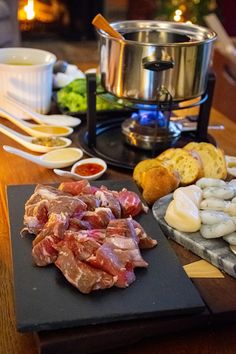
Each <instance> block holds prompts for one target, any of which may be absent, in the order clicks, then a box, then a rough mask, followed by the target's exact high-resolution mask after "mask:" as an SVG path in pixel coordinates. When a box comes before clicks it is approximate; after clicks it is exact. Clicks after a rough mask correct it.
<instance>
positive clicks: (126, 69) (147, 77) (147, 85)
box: [97, 21, 216, 103]
mask: <svg viewBox="0 0 236 354" xmlns="http://www.w3.org/2000/svg"><path fill="white" fill-rule="evenodd" d="M111 25H112V27H113V28H115V29H116V30H117V31H118V32H120V33H121V34H122V35H123V37H124V40H122V39H116V38H114V37H111V36H109V35H108V34H107V33H105V32H104V31H102V30H97V32H98V34H99V39H100V41H99V43H100V73H101V79H102V84H103V86H104V88H105V89H106V91H108V92H109V93H112V94H113V95H115V96H117V97H118V98H125V99H130V100H138V101H144V102H148V103H156V102H157V101H163V100H165V97H164V96H163V95H162V93H163V91H164V92H168V93H169V94H170V95H171V96H172V99H173V100H174V101H182V100H187V99H191V98H194V97H198V96H200V95H202V94H203V93H204V92H205V89H206V80H207V72H208V69H209V64H210V60H211V53H212V46H213V42H214V40H215V39H216V33H215V32H213V31H211V30H209V29H207V28H204V27H200V26H196V25H190V24H186V23H175V22H165V21H122V22H115V23H112V24H111Z"/></svg>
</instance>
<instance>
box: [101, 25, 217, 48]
mask: <svg viewBox="0 0 236 354" xmlns="http://www.w3.org/2000/svg"><path fill="white" fill-rule="evenodd" d="M111 26H112V27H113V28H114V29H116V30H117V31H118V32H120V33H121V34H122V35H123V37H124V39H125V43H126V44H133V45H134V44H136V45H139V44H141V45H156V46H163V45H165V46H176V45H177V46H178V45H180V46H183V45H193V44H197V43H206V42H211V41H214V40H215V39H216V37H217V35H216V33H215V32H214V31H212V30H209V29H208V28H205V27H202V26H198V25H193V24H188V23H177V22H168V21H142V20H137V21H120V22H114V23H111ZM97 31H98V33H99V34H100V35H101V36H102V37H110V36H109V35H108V34H107V33H105V32H104V31H102V30H97ZM110 38H112V39H113V40H116V41H120V39H116V38H113V37H110Z"/></svg>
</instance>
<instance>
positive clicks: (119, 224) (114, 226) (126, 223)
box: [106, 218, 139, 244]
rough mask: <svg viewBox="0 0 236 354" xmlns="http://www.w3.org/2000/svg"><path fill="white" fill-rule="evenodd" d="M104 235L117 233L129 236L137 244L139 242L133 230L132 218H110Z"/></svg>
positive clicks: (109, 235)
mask: <svg viewBox="0 0 236 354" xmlns="http://www.w3.org/2000/svg"><path fill="white" fill-rule="evenodd" d="M106 235H107V236H108V237H111V236H117V235H119V236H123V237H130V238H132V239H133V240H135V242H136V243H137V244H138V243H139V237H138V236H137V233H136V231H135V227H134V224H133V222H132V218H128V219H115V220H111V221H110V222H109V224H108V226H107V229H106Z"/></svg>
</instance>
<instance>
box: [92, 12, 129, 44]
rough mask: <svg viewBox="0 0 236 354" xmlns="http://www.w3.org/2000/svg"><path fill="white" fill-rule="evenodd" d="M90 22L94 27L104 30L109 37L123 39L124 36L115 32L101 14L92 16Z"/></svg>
mask: <svg viewBox="0 0 236 354" xmlns="http://www.w3.org/2000/svg"><path fill="white" fill-rule="evenodd" d="M92 24H93V25H94V26H95V27H96V28H98V29H100V30H103V31H104V32H106V33H107V34H109V35H110V36H111V37H114V38H117V39H122V40H124V37H123V36H122V35H121V34H120V33H119V32H117V31H116V30H115V29H114V28H113V27H111V25H110V24H109V22H108V21H107V20H106V19H105V18H104V17H103V16H102V15H101V14H97V15H96V16H95V17H94V19H93V21H92Z"/></svg>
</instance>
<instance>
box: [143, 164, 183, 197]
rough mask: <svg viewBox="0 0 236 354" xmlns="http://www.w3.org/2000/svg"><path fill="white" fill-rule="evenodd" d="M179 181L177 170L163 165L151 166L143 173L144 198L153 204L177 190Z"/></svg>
mask: <svg viewBox="0 0 236 354" xmlns="http://www.w3.org/2000/svg"><path fill="white" fill-rule="evenodd" d="M179 183H180V177H179V175H178V173H177V172H176V171H174V170H173V171H172V170H171V169H170V168H167V167H165V166H163V165H159V166H156V167H153V168H150V169H148V170H147V171H145V172H143V175H142V188H143V198H144V199H145V200H146V202H147V203H148V204H153V203H154V202H155V201H156V200H157V199H159V198H161V197H163V196H164V195H167V194H169V193H171V192H172V191H173V190H175V189H176V188H177V187H178V185H179Z"/></svg>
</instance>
